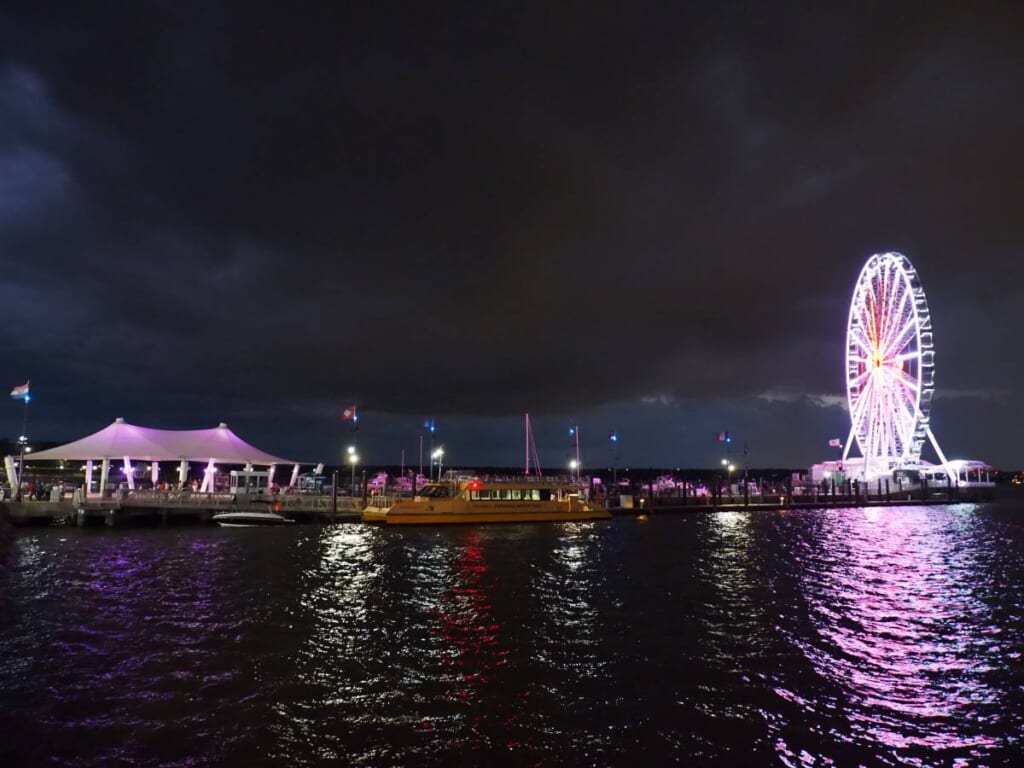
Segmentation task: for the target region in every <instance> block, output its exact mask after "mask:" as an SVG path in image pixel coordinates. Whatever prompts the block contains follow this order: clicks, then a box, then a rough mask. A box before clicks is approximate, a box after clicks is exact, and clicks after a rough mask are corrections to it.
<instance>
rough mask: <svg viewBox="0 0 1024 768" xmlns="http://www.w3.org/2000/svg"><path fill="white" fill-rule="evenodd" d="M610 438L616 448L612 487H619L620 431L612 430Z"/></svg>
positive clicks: (613, 460)
mask: <svg viewBox="0 0 1024 768" xmlns="http://www.w3.org/2000/svg"><path fill="white" fill-rule="evenodd" d="M608 440H609V441H611V444H612V447H613V448H614V449H615V450H614V454H613V458H612V487H613V488H615V487H617V485H616V483H617V482H618V474H619V433H618V432H616V431H615V430H612V431H611V432H609V433H608Z"/></svg>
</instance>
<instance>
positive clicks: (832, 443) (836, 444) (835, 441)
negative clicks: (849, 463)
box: [828, 437, 843, 448]
mask: <svg viewBox="0 0 1024 768" xmlns="http://www.w3.org/2000/svg"><path fill="white" fill-rule="evenodd" d="M828 445H829V447H830V448H842V447H843V441H842V440H840V439H839V438H838V437H833V438H832V439H831V440H829V441H828Z"/></svg>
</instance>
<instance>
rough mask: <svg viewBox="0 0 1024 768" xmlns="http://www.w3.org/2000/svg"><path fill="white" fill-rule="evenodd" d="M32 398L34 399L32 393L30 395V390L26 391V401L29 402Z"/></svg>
mask: <svg viewBox="0 0 1024 768" xmlns="http://www.w3.org/2000/svg"><path fill="white" fill-rule="evenodd" d="M31 399H32V395H30V394H29V393H28V392H26V393H25V402H26V403H27V402H28V401H29V400H31Z"/></svg>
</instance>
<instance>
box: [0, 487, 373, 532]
mask: <svg viewBox="0 0 1024 768" xmlns="http://www.w3.org/2000/svg"><path fill="white" fill-rule="evenodd" d="M362 510H363V499H362V498H360V497H356V498H351V497H349V496H328V495H312V494H310V495H306V494H281V495H278V496H269V497H252V498H246V497H241V496H234V495H232V494H228V493H193V492H189V491H152V490H150V491H129V492H127V493H114V494H108V495H106V496H102V497H101V496H99V495H90V496H89V497H88V498H86V499H81V498H79V497H77V495H76V497H74V498H65V499H61V500H57V501H10V500H7V501H2V502H0V518H2V519H5V520H7V521H9V522H10V523H11V524H12V525H50V524H53V523H61V522H63V523H66V524H67V523H71V524H75V525H79V526H86V525H107V526H109V527H113V526H116V525H123V524H175V523H210V522H211V520H212V518H213V516H214V515H216V514H218V513H220V512H276V513H277V514H280V515H282V516H284V517H287V518H289V519H290V520H295V521H296V522H307V523H342V522H358V521H359V520H360V519H361V514H362Z"/></svg>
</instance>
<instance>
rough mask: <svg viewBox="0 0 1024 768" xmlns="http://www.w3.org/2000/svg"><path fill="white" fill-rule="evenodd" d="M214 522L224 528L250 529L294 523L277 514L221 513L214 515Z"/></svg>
mask: <svg viewBox="0 0 1024 768" xmlns="http://www.w3.org/2000/svg"><path fill="white" fill-rule="evenodd" d="M211 519H212V520H213V522H215V523H216V524H217V525H219V526H221V527H222V528H249V527H253V526H257V525H286V524H288V523H294V522H295V521H294V520H289V519H288V518H287V517H282V516H281V515H279V514H277V513H276V512H220V513H218V514H216V515H214V516H213V517H212V518H211Z"/></svg>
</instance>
